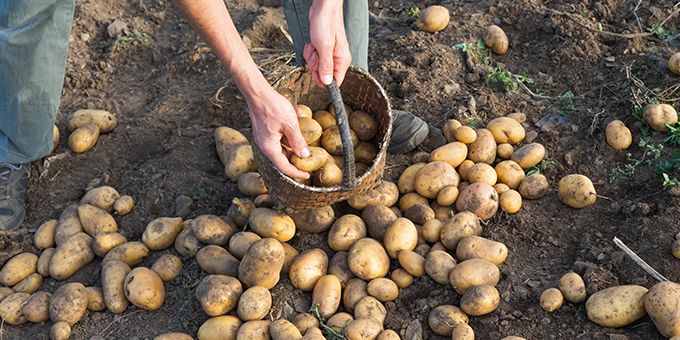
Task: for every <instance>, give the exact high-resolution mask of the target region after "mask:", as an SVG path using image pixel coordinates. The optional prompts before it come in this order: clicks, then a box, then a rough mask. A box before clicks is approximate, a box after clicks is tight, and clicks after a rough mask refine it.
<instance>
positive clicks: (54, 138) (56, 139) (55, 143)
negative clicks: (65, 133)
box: [52, 124, 61, 152]
mask: <svg viewBox="0 0 680 340" xmlns="http://www.w3.org/2000/svg"><path fill="white" fill-rule="evenodd" d="M60 139H61V133H60V132H59V128H58V127H57V125H56V124H55V125H54V127H53V128H52V143H53V144H52V145H53V146H52V152H54V150H56V149H57V147H58V146H59V140H60Z"/></svg>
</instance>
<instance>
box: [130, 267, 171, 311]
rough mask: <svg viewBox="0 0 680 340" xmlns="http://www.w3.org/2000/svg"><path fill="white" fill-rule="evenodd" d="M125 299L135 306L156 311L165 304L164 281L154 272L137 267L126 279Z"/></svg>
mask: <svg viewBox="0 0 680 340" xmlns="http://www.w3.org/2000/svg"><path fill="white" fill-rule="evenodd" d="M124 284H125V297H126V298H127V299H128V301H130V302H131V303H132V304H133V305H135V306H137V307H139V308H142V309H146V310H156V309H158V308H160V307H161V305H163V302H165V287H164V286H163V281H162V280H161V278H160V277H159V276H158V274H156V272H154V271H153V270H151V269H149V268H145V267H137V268H135V269H133V270H132V271H130V272H129V273H128V274H127V276H126V277H125V283H124Z"/></svg>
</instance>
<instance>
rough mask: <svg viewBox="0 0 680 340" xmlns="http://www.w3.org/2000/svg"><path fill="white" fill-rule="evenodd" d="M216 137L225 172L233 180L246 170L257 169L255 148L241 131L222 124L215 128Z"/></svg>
mask: <svg viewBox="0 0 680 340" xmlns="http://www.w3.org/2000/svg"><path fill="white" fill-rule="evenodd" d="M214 138H215V146H216V149H217V155H218V156H219V157H220V161H222V164H224V173H225V174H226V175H227V177H228V178H229V179H230V180H231V181H232V182H236V180H237V179H238V177H239V176H240V175H242V174H244V173H246V172H251V171H257V166H256V165H255V160H254V158H253V149H252V147H251V146H250V145H249V144H248V139H246V137H245V136H244V135H243V134H242V133H241V132H239V131H237V130H234V129H232V128H228V127H224V126H221V127H218V128H217V129H215V133H214Z"/></svg>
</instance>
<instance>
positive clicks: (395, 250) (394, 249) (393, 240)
mask: <svg viewBox="0 0 680 340" xmlns="http://www.w3.org/2000/svg"><path fill="white" fill-rule="evenodd" d="M383 240H384V242H383V243H384V245H385V250H387V254H389V256H390V257H391V258H393V259H396V258H397V257H398V255H399V252H400V251H402V250H413V249H415V248H416V245H418V230H417V229H416V226H415V225H414V224H413V222H411V221H410V220H408V219H406V218H403V217H401V218H397V219H396V220H395V221H394V222H392V224H391V225H390V227H389V228H387V231H385V238H384V239H383ZM381 276H384V274H383V275H381Z"/></svg>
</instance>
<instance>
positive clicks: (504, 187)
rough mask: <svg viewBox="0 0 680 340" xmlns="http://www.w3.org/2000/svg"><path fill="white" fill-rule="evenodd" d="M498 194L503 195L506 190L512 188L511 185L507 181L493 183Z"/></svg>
mask: <svg viewBox="0 0 680 340" xmlns="http://www.w3.org/2000/svg"><path fill="white" fill-rule="evenodd" d="M493 188H494V189H495V190H496V192H497V193H498V195H502V194H503V193H504V192H506V191H508V190H510V187H509V186H508V185H507V184H505V183H496V184H494V185H493Z"/></svg>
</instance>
